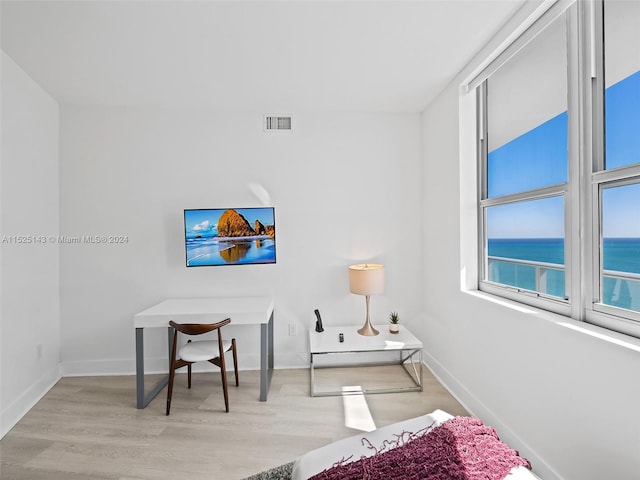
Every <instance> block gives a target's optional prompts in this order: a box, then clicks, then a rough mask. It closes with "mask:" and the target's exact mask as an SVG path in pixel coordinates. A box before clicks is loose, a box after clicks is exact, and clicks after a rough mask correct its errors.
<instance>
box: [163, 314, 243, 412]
mask: <svg viewBox="0 0 640 480" xmlns="http://www.w3.org/2000/svg"><path fill="white" fill-rule="evenodd" d="M230 322H231V319H230V318H227V319H225V320H222V321H221V322H218V323H211V324H201V323H182V324H181V323H176V322H174V321H173V320H172V321H170V322H169V325H171V326H172V327H173V328H174V329H175V332H174V335H173V347H172V348H171V365H170V366H169V387H168V389H167V415H169V410H170V409H171V394H172V393H173V379H174V377H175V372H176V369H178V368H182V367H184V366H186V367H187V383H188V387H189V388H191V364H193V363H195V362H203V361H207V362H210V363H213V364H214V365H216V366H218V367H220V372H221V374H222V388H223V391H224V404H225V407H226V411H227V412H228V411H229V392H228V390H227V370H226V366H225V362H224V354H225V352H228V351H229V350H232V351H233V366H234V369H235V373H236V386H238V385H239V381H238V353H237V352H236V339H235V338H233V339H231V341H228V340H222V332H221V330H222V327H224V326H225V325H227V324H229V323H230ZM214 330H216V331H217V332H218V339H217V340H196V341H193V342H192V341H191V340H189V341H188V342H187V343H186V344H185V345H183V346H182V347H180V349H179V350H178V348H177V346H178V332H180V333H183V334H184V335H202V334H203V333H207V332H213V331H214Z"/></svg>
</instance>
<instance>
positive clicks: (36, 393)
mask: <svg viewBox="0 0 640 480" xmlns="http://www.w3.org/2000/svg"><path fill="white" fill-rule="evenodd" d="M60 378H62V376H61V372H60V367H59V366H58V365H56V366H55V367H54V368H51V369H49V370H47V371H46V372H44V374H43V375H42V376H41V377H40V378H39V379H38V380H37V381H36V382H35V383H33V384H32V385H31V386H30V387H29V388H28V389H27V390H26V391H25V392H24V393H23V394H22V395H20V397H18V398H17V399H16V400H15V401H14V402H12V403H11V405H9V406H7V407H4V405H3V408H2V412H1V413H0V439H1V438H3V437H4V436H5V435H6V434H7V433H8V432H9V430H11V429H12V428H13V427H15V425H16V424H17V423H18V422H19V421H20V420H21V419H22V417H24V416H25V415H26V414H27V413H28V412H29V410H31V409H32V408H33V406H34V405H35V404H36V403H38V402H39V401H40V399H41V398H42V397H44V396H45V394H46V393H47V392H48V391H49V390H51V388H52V387H53V386H54V385H55V384H56V383H58V380H60Z"/></svg>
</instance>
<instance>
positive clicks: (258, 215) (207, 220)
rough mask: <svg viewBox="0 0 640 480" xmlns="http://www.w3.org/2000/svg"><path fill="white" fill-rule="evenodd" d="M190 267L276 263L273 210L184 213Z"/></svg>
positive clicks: (224, 209)
mask: <svg viewBox="0 0 640 480" xmlns="http://www.w3.org/2000/svg"><path fill="white" fill-rule="evenodd" d="M184 233H185V249H186V257H187V267H203V266H213V265H250V264H264V263H276V227H275V214H274V209H273V207H261V208H213V209H193V210H185V211H184Z"/></svg>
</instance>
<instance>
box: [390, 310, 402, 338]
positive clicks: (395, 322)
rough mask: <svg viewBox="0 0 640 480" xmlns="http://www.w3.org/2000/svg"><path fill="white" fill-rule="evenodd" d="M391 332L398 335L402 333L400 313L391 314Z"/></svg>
mask: <svg viewBox="0 0 640 480" xmlns="http://www.w3.org/2000/svg"><path fill="white" fill-rule="evenodd" d="M389 331H390V332H391V333H398V332H399V331H400V318H399V317H398V312H391V313H390V314H389Z"/></svg>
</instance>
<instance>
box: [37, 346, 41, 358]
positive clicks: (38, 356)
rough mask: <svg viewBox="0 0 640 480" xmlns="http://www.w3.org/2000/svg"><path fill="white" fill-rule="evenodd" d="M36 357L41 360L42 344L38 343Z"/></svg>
mask: <svg viewBox="0 0 640 480" xmlns="http://www.w3.org/2000/svg"><path fill="white" fill-rule="evenodd" d="M36 357H37V358H42V344H41V343H39V344H38V345H37V346H36Z"/></svg>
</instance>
